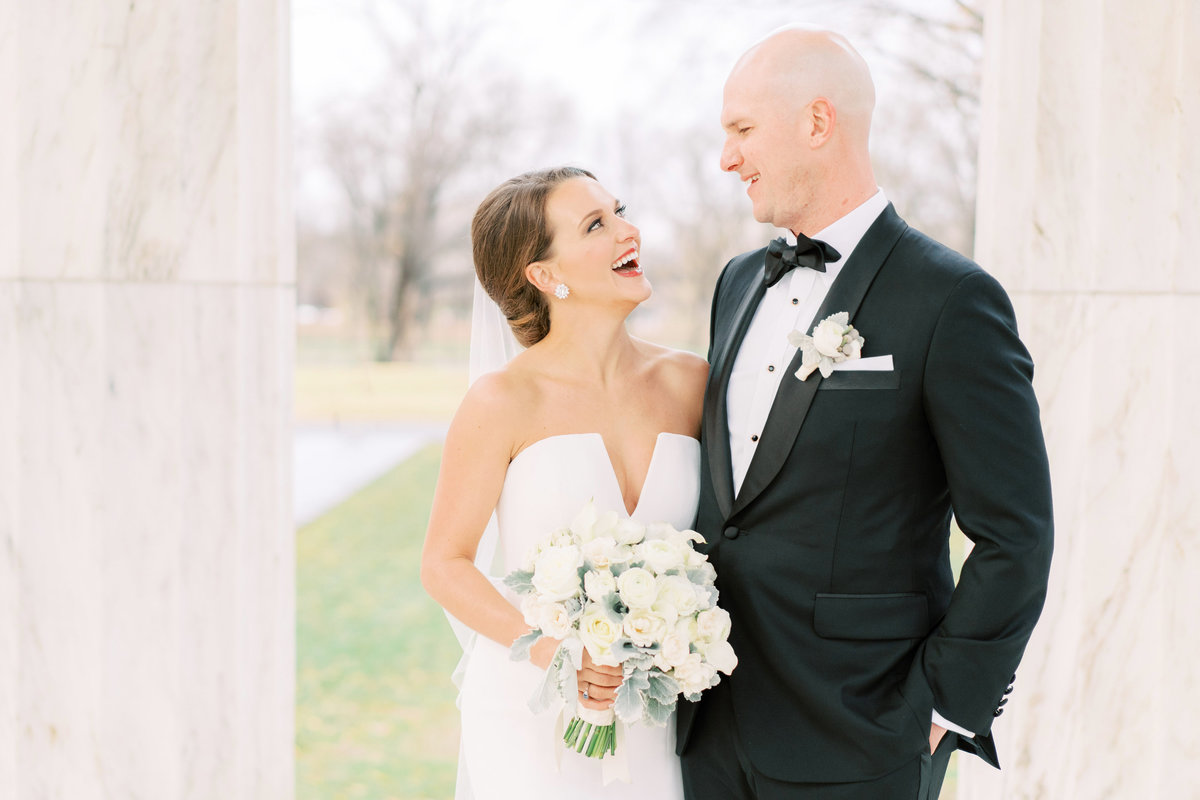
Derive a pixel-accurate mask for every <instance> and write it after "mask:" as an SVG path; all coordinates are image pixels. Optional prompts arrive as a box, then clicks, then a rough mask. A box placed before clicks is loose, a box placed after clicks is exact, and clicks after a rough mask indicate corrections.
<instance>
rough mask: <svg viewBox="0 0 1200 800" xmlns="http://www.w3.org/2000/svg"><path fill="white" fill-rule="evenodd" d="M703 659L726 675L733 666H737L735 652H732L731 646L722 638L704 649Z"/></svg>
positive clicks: (731, 670)
mask: <svg viewBox="0 0 1200 800" xmlns="http://www.w3.org/2000/svg"><path fill="white" fill-rule="evenodd" d="M704 660H705V661H707V662H708V663H709V664H711V665H712V668H713V669H715V670H717V671H718V672H724V673H725V674H726V675H728V674H729V673H731V672H733V668H734V667H736V666H737V663H738V660H737V653H735V652H733V646H732V645H730V644H729V642H726V641H724V640H721V641H716V642H713V643H712V644H710V645H708V647H707V648H705V649H704Z"/></svg>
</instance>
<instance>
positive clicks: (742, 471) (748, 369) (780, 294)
mask: <svg viewBox="0 0 1200 800" xmlns="http://www.w3.org/2000/svg"><path fill="white" fill-rule="evenodd" d="M887 204H888V201H887V198H886V197H885V196H884V194H883V190H882V189H879V190H877V191H876V192H875V194H873V195H872V196H871V197H870V199H868V200H867V201H866V202H864V203H863V204H862V205H860V206H859V207H858V208H856V209H854V210H853V211H851V212H850V213H849V214H847V215H846V216H844V217H842V218H841V219H839V220H838V221H837V222H835V223H833V224H832V225H830V226H828V227H827V228H825V229H824V230H820V231H817V232H816V233H815V234H812V238H813V239H820V240H821V241H823V242H826V243H827V244H829V245H830V246H832V247H833V249H834V250H837V251H838V253H839V254H840V255H841V258H839V259H838V260H837V261H834V262H832V263H827V264H826V265H825V272H823V273H822V272H817V271H816V270H812V269H805V268H797V269H794V270H792V271H791V272H789V273H788V274H787V275H784V276H783V278H781V279H780V280H779V282H778V283H776V284H775V285H774V286H772V287H770V288H769V289H767V293H766V295H764V296H763V299H762V302H760V303H759V304H758V310H757V311H755V312H754V320H753V321H752V322H751V323H750V327H749V328H748V329H747V330H746V338H745V339H743V340H742V346H741V349H739V350H738V354H737V358H736V359H735V360H734V362H733V372H732V373H731V374H730V376H729V390H728V393H727V394H726V395H725V402H726V405H727V409H728V422H729V455H730V459H731V463H732V466H733V494H734V496H735V497H736V496H737V493H738V492H739V491H741V489H742V481H744V480H745V478H746V470H748V469H749V468H750V460H751V459H753V458H754V452H755V450H757V449H758V438H759V437H760V436H761V435H762V430H763V426H764V425H766V424H767V415H768V414H769V413H770V411H771V404H772V403H774V402H775V393H776V392H777V391H779V382H780V381H781V380H782V379H783V376H784V373H786V372H787V366H788V364H790V363H791V361H792V356H794V355H795V354H796V348H794V347H792V346H791V345H790V344H788V340H787V336H788V334H789V333H790V332H791V331H793V330H803V331H804V332H805V333H808V332H809V329H810V328H811V327H812V324H813V322H814V320H813V317H814V316H815V315H816V313H817V309H819V308H820V307H821V303H823V302H824V301H825V295H826V294H828V293H829V287H830V286H832V285H833V281H834V279H835V278H837V276H838V273H840V272H841V271H842V266H843V265H845V263H846V262H847V261H848V260H849V259H850V256H851V255H852V254H853V253H854V248H855V247H857V246H858V243H859V241H860V240H861V239H862V237H863V234H865V233H866V232H867V228H869V227H871V224H872V223H873V222H875V220H876V218H878V217H879V215H880V214H882V213H883V210H884V209H885V208H887ZM785 236H786V237H787V239H788V242H789V243H790V244H795V242H796V237H795V236H794V235H793V234H792V232H791V231H786V232H785ZM843 310H844V309H843Z"/></svg>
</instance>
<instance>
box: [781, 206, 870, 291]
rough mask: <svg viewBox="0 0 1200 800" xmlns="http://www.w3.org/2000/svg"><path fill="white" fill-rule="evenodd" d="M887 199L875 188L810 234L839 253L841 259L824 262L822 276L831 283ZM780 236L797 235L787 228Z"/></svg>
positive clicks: (791, 237)
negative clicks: (831, 220)
mask: <svg viewBox="0 0 1200 800" xmlns="http://www.w3.org/2000/svg"><path fill="white" fill-rule="evenodd" d="M887 204H888V199H887V196H886V195H885V194H884V193H883V189H876V190H875V194H873V195H871V196H870V197H868V198H867V199H866V200H864V201H863V202H862V203H861V204H860V205H859V206H858V207H857V208H855V209H854V210H853V211H850V212H849V213H847V214H846V215H845V216H843V217H841V218H840V219H838V220H836V221H835V222H833V223H832V224H830V225H827V226H825V227H824V228H822V229H821V230H819V231H817V232H816V233H813V234H809V235H810V237H811V238H813V239H820V240H821V241H823V242H827V243H828V244H830V245H832V246H833V249H834V250H837V251H838V253H840V254H841V256H842V257H841V258H839V259H838V260H837V261H834V262H832V263H827V264H826V265H825V270H826V271H825V278H826V280H827V281H830V282H832V281H833V279H834V278H836V277H837V276H838V273H839V272H841V271H842V267H843V266H845V264H846V262H847V261H849V260H850V256H851V255H853V253H854V248H856V247H858V243H859V242H861V241H862V238H863V236H864V235H865V234H866V232H867V229H868V228H870V227H871V225H872V224H874V222H875V220H876V219H878V218H879V215H880V214H882V213H883V211H884V209H885V208H887ZM782 233H783V236H784V238H785V239H787V242H788V244H795V243H796V234H794V233H792V232H791V231H789V230H784V231H782ZM797 271H798V270H797ZM784 283H786V281H780V282H779V283H777V284H775V285H776V286H779V285H782V284H784Z"/></svg>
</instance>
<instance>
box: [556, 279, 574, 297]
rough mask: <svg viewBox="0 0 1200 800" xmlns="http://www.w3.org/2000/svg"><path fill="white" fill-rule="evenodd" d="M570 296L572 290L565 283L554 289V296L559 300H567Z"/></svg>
mask: <svg viewBox="0 0 1200 800" xmlns="http://www.w3.org/2000/svg"><path fill="white" fill-rule="evenodd" d="M570 294H571V290H570V289H568V288H567V285H566V284H565V283H560V284H559V285H558V286H555V287H554V296H555V297H557V298H558V299H559V300H566V299H567V296H568V295H570Z"/></svg>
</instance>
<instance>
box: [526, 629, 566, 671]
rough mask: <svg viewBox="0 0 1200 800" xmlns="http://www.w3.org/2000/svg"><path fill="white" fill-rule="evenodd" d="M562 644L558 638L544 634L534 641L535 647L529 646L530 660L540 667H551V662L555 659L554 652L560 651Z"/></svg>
mask: <svg viewBox="0 0 1200 800" xmlns="http://www.w3.org/2000/svg"><path fill="white" fill-rule="evenodd" d="M560 644H561V642H559V641H558V639H551V638H550V637H549V636H543V637H542V638H540V639H538V640H537V641H536V642H534V643H533V647H530V648H529V661H530V662H531V663H532V664H533V665H534V666H536V667H537V668H538V669H549V668H550V662H551V661H553V660H554V654H555V653H557V652H558V646H559V645H560Z"/></svg>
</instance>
